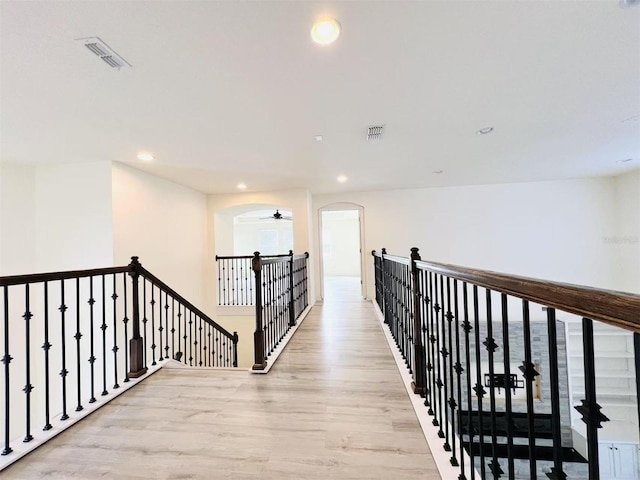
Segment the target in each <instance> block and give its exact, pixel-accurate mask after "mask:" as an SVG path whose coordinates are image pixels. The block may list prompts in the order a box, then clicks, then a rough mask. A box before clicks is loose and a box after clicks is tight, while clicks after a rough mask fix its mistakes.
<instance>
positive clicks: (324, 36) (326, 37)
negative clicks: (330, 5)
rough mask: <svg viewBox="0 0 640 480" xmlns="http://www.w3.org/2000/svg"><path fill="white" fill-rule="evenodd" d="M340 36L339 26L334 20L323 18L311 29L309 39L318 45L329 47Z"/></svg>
mask: <svg viewBox="0 0 640 480" xmlns="http://www.w3.org/2000/svg"><path fill="white" fill-rule="evenodd" d="M339 36H340V24H339V23H338V21H337V20H336V19H335V18H323V19H321V20H318V21H317V22H316V23H314V24H313V27H311V38H312V39H313V41H314V42H316V43H317V44H319V45H329V44H330V43H333V42H335V41H336V40H337V39H338V37H339Z"/></svg>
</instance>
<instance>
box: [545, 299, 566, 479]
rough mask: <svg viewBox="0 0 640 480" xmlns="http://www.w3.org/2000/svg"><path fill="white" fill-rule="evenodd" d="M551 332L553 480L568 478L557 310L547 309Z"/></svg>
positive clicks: (550, 377) (550, 378)
mask: <svg viewBox="0 0 640 480" xmlns="http://www.w3.org/2000/svg"><path fill="white" fill-rule="evenodd" d="M547 329H548V332H549V381H550V382H549V383H550V387H551V432H552V437H553V468H552V469H551V472H550V473H547V477H549V478H550V479H551V480H564V479H565V478H567V475H566V473H565V472H564V470H563V468H562V432H561V425H560V379H559V377H558V335H557V332H556V310H555V308H547Z"/></svg>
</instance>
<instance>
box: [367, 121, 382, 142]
mask: <svg viewBox="0 0 640 480" xmlns="http://www.w3.org/2000/svg"><path fill="white" fill-rule="evenodd" d="M383 132H384V125H372V126H370V127H369V128H368V129H367V141H371V140H380V139H381V138H382V133H383Z"/></svg>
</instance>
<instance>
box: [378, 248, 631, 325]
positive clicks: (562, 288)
mask: <svg viewBox="0 0 640 480" xmlns="http://www.w3.org/2000/svg"><path fill="white" fill-rule="evenodd" d="M372 254H373V255H374V256H378V257H382V258H384V259H385V260H390V261H398V259H400V263H403V264H405V265H406V264H407V262H408V263H409V264H410V263H411V259H409V258H406V257H396V256H393V255H383V254H378V253H377V252H375V251H373V252H372ZM415 263H416V267H417V268H418V269H420V270H427V271H431V272H434V273H437V274H440V275H444V276H447V277H450V278H454V279H457V280H461V281H463V282H467V283H470V284H473V285H477V286H479V287H484V288H488V289H490V290H493V291H496V292H500V293H506V294H508V295H511V296H514V297H518V298H522V299H524V300H529V301H530V302H534V303H538V304H541V305H544V306H547V307H552V308H556V309H558V310H562V311H564V312H568V313H572V314H575V315H580V316H582V317H586V318H590V319H592V320H598V321H600V322H603V323H607V324H609V325H613V326H615V327H619V328H623V329H625V330H631V331H634V332H640V295H636V294H633V293H628V292H618V291H615V290H605V289H599V288H593V287H587V286H582V285H573V284H569V283H561V282H552V281H546V280H540V279H537V278H530V277H523V276H518V275H509V274H505V273H499V272H492V271H489V270H479V269H473V268H467V267H461V266H459V265H449V264H446V263H438V262H432V261H421V260H418V261H416V262H415Z"/></svg>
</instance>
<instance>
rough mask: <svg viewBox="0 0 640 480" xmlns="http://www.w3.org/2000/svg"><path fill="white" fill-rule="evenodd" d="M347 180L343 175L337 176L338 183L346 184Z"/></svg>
mask: <svg viewBox="0 0 640 480" xmlns="http://www.w3.org/2000/svg"><path fill="white" fill-rule="evenodd" d="M347 180H348V178H347V177H346V176H345V175H339V176H338V181H339V182H340V183H344V182H346V181H347Z"/></svg>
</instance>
